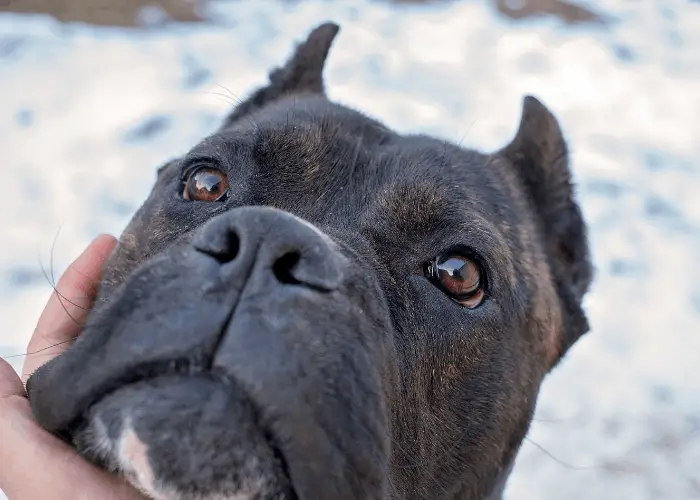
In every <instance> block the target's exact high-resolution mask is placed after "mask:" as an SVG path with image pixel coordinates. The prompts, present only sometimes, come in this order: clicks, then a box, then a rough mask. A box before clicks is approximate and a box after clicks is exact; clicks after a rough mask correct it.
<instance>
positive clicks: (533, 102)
mask: <svg viewBox="0 0 700 500" xmlns="http://www.w3.org/2000/svg"><path fill="white" fill-rule="evenodd" d="M500 154H501V155H502V156H505V157H506V158H507V159H508V160H509V161H510V163H511V164H512V165H513V166H514V168H515V170H516V173H517V175H518V176H519V177H520V179H521V181H522V183H523V185H524V187H525V191H526V193H527V194H528V196H529V198H530V200H531V203H532V206H533V207H534V209H535V212H536V214H537V215H538V216H539V222H540V224H539V225H540V227H541V228H542V234H543V236H544V245H545V249H546V252H547V255H548V258H549V264H550V268H551V270H552V276H553V278H554V281H555V286H556V289H557V293H558V295H559V299H560V301H561V304H562V312H563V319H564V325H563V326H564V331H563V332H562V333H561V339H560V346H559V347H560V349H559V355H560V356H561V355H563V354H564V353H565V352H566V351H567V350H568V349H569V348H570V347H571V346H572V345H573V344H574V343H575V342H576V341H577V340H578V339H579V338H580V337H581V336H582V335H583V334H584V333H586V332H587V331H588V329H589V325H588V321H587V319H586V316H585V314H584V312H583V309H582V307H581V301H582V299H583V296H584V294H585V293H586V292H587V291H588V287H589V286H590V283H591V280H592V278H593V268H592V266H591V263H590V257H589V248H588V237H587V228H586V224H585V222H584V220H583V217H582V215H581V210H580V208H579V206H578V204H577V203H576V200H575V199H574V192H573V187H572V184H571V171H570V170H569V155H568V148H567V146H566V141H565V139H564V137H563V134H562V131H561V129H560V127H559V123H558V122H557V119H556V118H555V117H554V115H552V113H550V111H549V110H548V109H547V108H546V107H545V106H544V105H543V104H542V103H541V102H540V101H538V100H537V99H535V98H534V97H532V96H526V97H525V99H524V101H523V111H522V117H521V120H520V126H519V128H518V131H517V133H516V134H515V138H514V139H513V140H512V142H511V143H510V144H509V145H508V146H506V147H505V148H504V149H503V150H502V151H501V152H500Z"/></svg>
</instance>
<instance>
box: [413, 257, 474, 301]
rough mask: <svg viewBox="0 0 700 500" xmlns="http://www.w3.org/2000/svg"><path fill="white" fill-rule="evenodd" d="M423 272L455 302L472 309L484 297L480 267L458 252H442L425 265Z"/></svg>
mask: <svg viewBox="0 0 700 500" xmlns="http://www.w3.org/2000/svg"><path fill="white" fill-rule="evenodd" d="M425 274H426V276H427V277H428V279H430V280H431V281H432V282H433V283H435V284H436V285H437V286H438V287H439V288H441V289H442V290H443V291H444V292H445V293H447V294H448V295H449V296H450V297H451V298H452V299H453V300H454V301H455V302H458V303H459V304H461V305H463V306H464V307H467V308H469V309H474V308H476V307H478V306H479V305H480V304H481V303H482V302H483V301H484V298H485V297H486V293H485V291H484V279H483V277H482V271H481V267H480V266H479V264H478V263H477V262H475V261H474V260H473V259H471V258H469V257H466V256H464V255H460V254H444V255H440V256H438V257H437V258H435V259H433V260H431V261H429V262H428V263H426V265H425Z"/></svg>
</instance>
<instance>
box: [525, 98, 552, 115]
mask: <svg viewBox="0 0 700 500" xmlns="http://www.w3.org/2000/svg"><path fill="white" fill-rule="evenodd" d="M538 110H544V111H548V110H547V106H545V105H544V104H543V103H542V101H540V100H539V99H538V98H537V97H535V96H534V95H532V94H526V95H525V97H523V111H525V112H528V111H538Z"/></svg>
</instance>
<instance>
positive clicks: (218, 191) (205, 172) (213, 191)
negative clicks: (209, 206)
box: [182, 167, 228, 201]
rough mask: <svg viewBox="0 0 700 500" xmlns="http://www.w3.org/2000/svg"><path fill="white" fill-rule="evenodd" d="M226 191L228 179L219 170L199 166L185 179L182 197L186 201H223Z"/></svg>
mask: <svg viewBox="0 0 700 500" xmlns="http://www.w3.org/2000/svg"><path fill="white" fill-rule="evenodd" d="M227 193H228V180H227V179H226V176H225V175H224V174H223V173H222V172H221V171H219V170H217V169H215V168H209V167H201V168H198V169H197V170H195V171H194V172H192V173H191V174H190V175H189V177H188V178H187V180H186V181H185V189H184V191H183V193H182V197H183V198H184V199H186V200H188V201H195V200H196V201H223V200H224V197H225V196H226V194H227Z"/></svg>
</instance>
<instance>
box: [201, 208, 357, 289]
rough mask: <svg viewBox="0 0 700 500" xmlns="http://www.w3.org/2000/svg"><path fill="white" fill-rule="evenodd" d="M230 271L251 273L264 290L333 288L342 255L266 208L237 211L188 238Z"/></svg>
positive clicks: (340, 275)
mask: <svg viewBox="0 0 700 500" xmlns="http://www.w3.org/2000/svg"><path fill="white" fill-rule="evenodd" d="M192 245H193V246H194V248H195V249H197V250H198V251H200V252H202V253H205V254H207V255H210V256H212V257H213V258H215V259H216V260H218V261H219V262H220V263H221V264H222V265H224V266H227V267H230V268H231V272H232V273H236V272H240V271H241V270H242V269H250V273H251V274H250V277H249V278H248V279H249V280H254V281H260V280H262V281H264V282H265V284H266V285H268V286H273V287H274V286H279V285H302V286H306V287H309V288H312V289H316V290H319V291H333V290H336V289H337V288H338V287H339V286H340V284H341V283H342V280H343V267H344V264H345V263H344V262H343V257H342V255H341V254H340V253H339V251H338V249H337V248H335V244H334V243H333V241H332V240H330V239H329V238H328V236H326V235H324V234H322V233H320V232H319V231H318V230H317V229H316V228H314V227H312V226H311V225H309V224H308V223H306V222H305V221H303V220H301V219H298V218H296V217H295V216H293V215H291V214H289V213H286V212H282V211H280V210H276V209H274V208H270V207H241V208H237V209H234V210H232V211H230V212H227V213H225V214H222V215H220V216H218V217H216V218H214V219H212V220H210V221H209V222H208V223H207V224H205V225H204V226H203V227H202V228H201V229H199V231H198V232H197V234H196V235H195V236H194V238H193V240H192Z"/></svg>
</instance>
